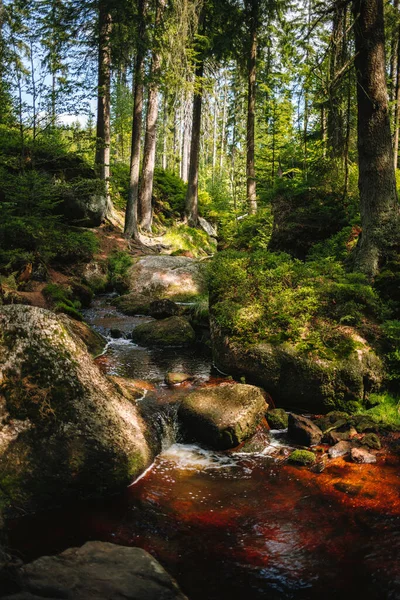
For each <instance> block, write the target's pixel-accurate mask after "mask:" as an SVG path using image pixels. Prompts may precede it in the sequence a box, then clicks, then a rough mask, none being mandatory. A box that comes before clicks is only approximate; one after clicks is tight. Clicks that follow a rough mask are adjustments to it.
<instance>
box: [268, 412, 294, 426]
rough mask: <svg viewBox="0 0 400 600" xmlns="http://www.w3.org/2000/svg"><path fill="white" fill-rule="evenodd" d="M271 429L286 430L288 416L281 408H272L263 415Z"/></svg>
mask: <svg viewBox="0 0 400 600" xmlns="http://www.w3.org/2000/svg"><path fill="white" fill-rule="evenodd" d="M265 416H266V419H267V422H268V425H269V426H270V427H271V429H286V428H287V426H288V421H289V416H288V414H287V412H286V411H285V410H284V409H283V408H272V409H271V410H269V411H268V412H267V414H266V415H265Z"/></svg>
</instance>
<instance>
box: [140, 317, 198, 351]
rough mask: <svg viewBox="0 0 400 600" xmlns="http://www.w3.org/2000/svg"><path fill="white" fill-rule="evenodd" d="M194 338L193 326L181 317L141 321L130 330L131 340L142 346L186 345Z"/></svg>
mask: <svg viewBox="0 0 400 600" xmlns="http://www.w3.org/2000/svg"><path fill="white" fill-rule="evenodd" d="M195 338H196V334H195V332H194V329H193V327H192V326H191V325H190V323H189V322H188V321H187V320H186V319H185V318H183V317H170V318H169V319H162V320H161V321H150V322H149V323H142V325H138V327H136V328H135V329H134V330H133V331H132V340H133V341H134V342H137V343H138V344H143V345H144V346H187V345H188V344H192V343H193V342H194V341H195Z"/></svg>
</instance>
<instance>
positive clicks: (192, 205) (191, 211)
mask: <svg viewBox="0 0 400 600" xmlns="http://www.w3.org/2000/svg"><path fill="white" fill-rule="evenodd" d="M203 69H204V64H203V61H202V60H200V62H199V63H198V65H197V67H196V73H195V91H194V96H193V119H192V140H191V144H190V164H189V177H188V188H187V193H186V204H185V217H186V220H187V222H188V223H189V225H191V226H193V227H196V225H197V221H198V216H199V215H198V187H199V156H200V134H201V108H202V101H203Z"/></svg>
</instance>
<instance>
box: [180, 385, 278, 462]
mask: <svg viewBox="0 0 400 600" xmlns="http://www.w3.org/2000/svg"><path fill="white" fill-rule="evenodd" d="M267 408H268V405H267V403H266V401H265V398H264V395H263V392H262V390H261V389H260V388H257V387H255V386H253V385H244V384H228V385H222V386H219V387H205V388H201V389H198V390H196V391H194V392H191V393H190V394H188V395H187V396H186V397H185V398H184V399H183V401H182V404H181V405H180V408H179V413H178V415H179V418H180V419H181V421H182V423H183V425H184V427H185V429H186V431H187V433H188V436H189V437H190V438H191V439H193V440H195V441H198V442H203V443H205V444H207V445H208V446H210V447H212V448H215V449H217V450H226V449H228V448H235V446H238V445H239V444H240V443H241V442H243V441H244V440H246V439H247V438H249V437H250V436H251V435H253V433H254V432H255V430H256V429H257V426H258V425H259V424H260V422H261V420H262V419H263V418H264V415H265V411H266V410H267Z"/></svg>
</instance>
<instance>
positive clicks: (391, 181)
mask: <svg viewBox="0 0 400 600" xmlns="http://www.w3.org/2000/svg"><path fill="white" fill-rule="evenodd" d="M352 10H353V15H354V18H355V28H354V33H355V50H356V58H355V66H356V72H357V107H358V164H359V181H358V185H359V190H360V212H361V227H362V234H361V239H360V240H359V244H358V247H357V250H356V255H355V267H356V269H357V270H359V271H361V272H363V273H365V274H366V275H367V276H368V277H369V278H372V277H374V276H375V275H376V274H377V273H378V271H379V267H380V261H381V260H382V259H383V258H384V256H385V254H386V252H387V251H388V249H389V248H390V246H393V245H394V244H396V237H397V236H398V231H397V227H398V221H399V204H398V199H397V190H396V179H395V173H394V168H393V149H392V140H391V136H390V114H389V104H388V94H387V85H386V73H385V32H384V18H383V0H353V5H352Z"/></svg>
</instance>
